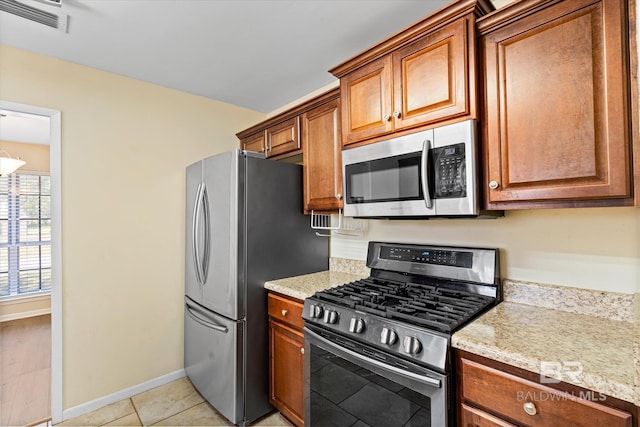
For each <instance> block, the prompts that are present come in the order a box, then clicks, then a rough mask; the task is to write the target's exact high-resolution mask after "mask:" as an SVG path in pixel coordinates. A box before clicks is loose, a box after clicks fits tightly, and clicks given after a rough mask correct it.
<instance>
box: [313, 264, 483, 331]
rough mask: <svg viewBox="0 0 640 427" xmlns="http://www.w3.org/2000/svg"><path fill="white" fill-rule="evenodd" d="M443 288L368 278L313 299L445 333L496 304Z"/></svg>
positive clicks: (468, 293)
mask: <svg viewBox="0 0 640 427" xmlns="http://www.w3.org/2000/svg"><path fill="white" fill-rule="evenodd" d="M443 286H445V285H444V284H442V283H441V286H440V287H438V286H434V285H425V284H419V283H410V282H394V281H391V280H381V279H378V278H376V277H368V278H366V279H362V280H358V281H355V282H351V283H346V284H344V285H340V286H337V287H334V288H331V289H327V290H325V291H322V292H318V293H316V294H315V295H314V296H313V297H314V298H315V299H317V300H319V301H327V302H332V303H334V304H337V305H340V306H343V307H348V308H351V309H353V310H357V311H362V312H366V313H371V314H374V315H377V316H381V317H385V318H388V319H397V320H401V321H403V322H407V323H410V324H413V325H418V326H424V327H428V328H432V329H435V330H438V331H441V332H452V331H453V330H455V329H456V328H457V327H458V326H460V325H461V324H463V323H464V322H466V321H467V320H468V319H470V318H471V317H472V316H474V315H475V314H476V313H479V312H480V311H482V310H483V309H485V308H486V307H488V306H490V305H492V304H493V303H494V302H495V298H491V297H488V296H483V295H478V294H473V293H470V292H465V291H461V290H452V289H448V288H445V287H443Z"/></svg>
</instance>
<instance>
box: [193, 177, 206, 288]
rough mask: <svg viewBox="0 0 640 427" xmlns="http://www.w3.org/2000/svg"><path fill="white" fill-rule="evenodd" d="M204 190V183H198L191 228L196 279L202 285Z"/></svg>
mask: <svg viewBox="0 0 640 427" xmlns="http://www.w3.org/2000/svg"><path fill="white" fill-rule="evenodd" d="M203 191H204V183H200V184H199V185H198V190H197V191H196V201H195V204H194V207H193V222H192V224H193V226H192V229H191V233H192V236H193V239H192V242H193V243H192V246H193V247H192V253H193V263H194V265H195V269H196V280H197V281H198V283H199V284H200V285H204V281H203V280H202V272H201V267H200V244H199V241H198V237H199V235H200V208H201V206H202V192H203Z"/></svg>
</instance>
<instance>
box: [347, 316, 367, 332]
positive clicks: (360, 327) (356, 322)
mask: <svg viewBox="0 0 640 427" xmlns="http://www.w3.org/2000/svg"><path fill="white" fill-rule="evenodd" d="M363 331H364V320H362V319H356V318H355V317H352V318H351V322H349V332H355V333H356V334H361V333H362V332H363Z"/></svg>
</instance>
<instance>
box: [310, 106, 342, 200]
mask: <svg viewBox="0 0 640 427" xmlns="http://www.w3.org/2000/svg"><path fill="white" fill-rule="evenodd" d="M340 137H341V135H340V99H339V98H335V99H332V100H331V101H329V102H327V103H326V104H323V105H320V106H319V107H316V108H314V109H312V110H310V111H307V112H305V113H304V114H303V115H302V143H303V151H302V153H303V164H304V209H305V211H308V212H310V211H312V210H316V211H335V210H338V209H340V208H342V154H341V153H342V143H341V139H340Z"/></svg>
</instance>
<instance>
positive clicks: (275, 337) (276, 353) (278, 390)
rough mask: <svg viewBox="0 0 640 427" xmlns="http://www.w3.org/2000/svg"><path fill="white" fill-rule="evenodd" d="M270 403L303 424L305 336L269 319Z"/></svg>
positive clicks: (288, 416) (291, 418)
mask: <svg viewBox="0 0 640 427" xmlns="http://www.w3.org/2000/svg"><path fill="white" fill-rule="evenodd" d="M269 343H270V347H271V348H270V352H269V359H270V360H269V362H270V383H271V384H270V402H271V404H272V405H273V406H275V407H276V408H278V410H279V411H280V412H282V413H283V414H284V415H285V416H286V417H287V418H289V419H290V420H291V421H293V422H294V423H295V424H296V425H299V426H301V425H303V424H304V354H303V351H304V337H303V335H302V333H301V332H298V331H296V330H294V329H291V328H289V327H287V326H285V325H283V324H281V323H279V322H274V321H271V320H270V321H269Z"/></svg>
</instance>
